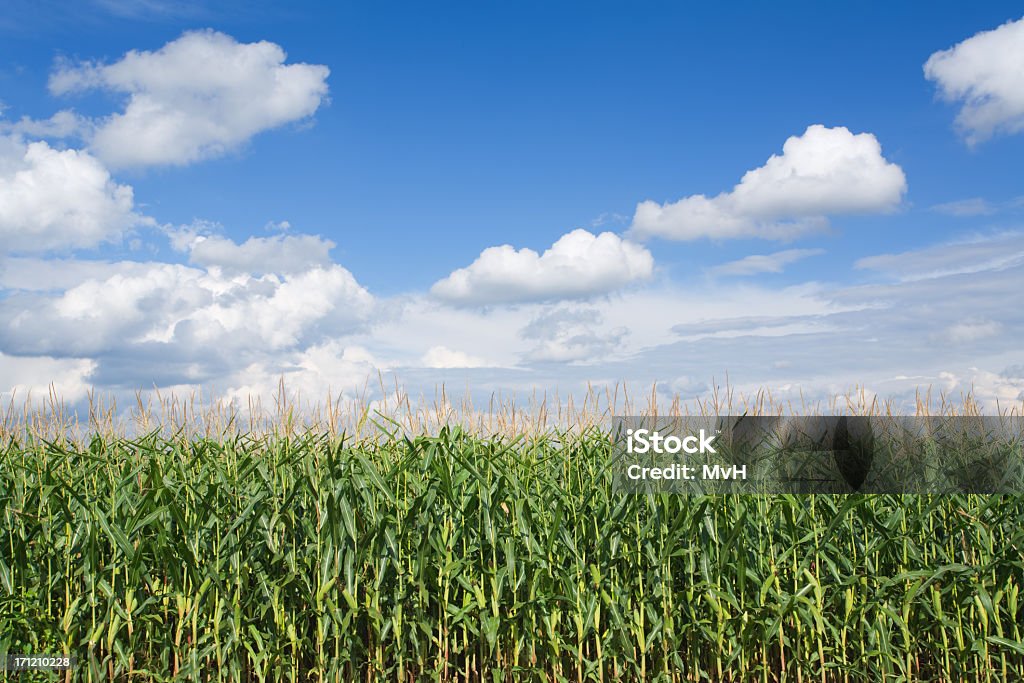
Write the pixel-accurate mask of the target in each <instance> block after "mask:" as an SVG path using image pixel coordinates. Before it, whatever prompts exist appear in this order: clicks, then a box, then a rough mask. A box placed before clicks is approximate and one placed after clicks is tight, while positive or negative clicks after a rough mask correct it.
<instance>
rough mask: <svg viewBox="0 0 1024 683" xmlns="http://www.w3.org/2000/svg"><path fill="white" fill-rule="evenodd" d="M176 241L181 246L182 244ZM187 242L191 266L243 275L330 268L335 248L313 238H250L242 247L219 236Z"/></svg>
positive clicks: (298, 236) (331, 244)
mask: <svg viewBox="0 0 1024 683" xmlns="http://www.w3.org/2000/svg"><path fill="white" fill-rule="evenodd" d="M173 241H174V243H175V244H177V245H178V246H182V245H181V241H182V240H178V239H176V240H173ZM185 241H187V244H186V245H184V246H185V248H184V249H183V251H185V250H187V251H188V255H189V256H188V260H189V262H190V263H193V264H195V265H199V266H203V267H205V268H210V267H217V268H223V269H224V270H226V271H231V272H240V273H294V272H301V271H304V270H308V269H310V268H312V267H314V266H328V265H330V263H331V257H330V255H329V252H330V250H331V249H333V248H334V242H332V241H330V240H326V239H323V238H321V237H317V236H314V235H275V236H273V237H250V238H249V239H247V240H246V241H245V242H243V243H242V244H237V243H235V242H233V241H232V240H230V239H227V238H226V237H219V236H216V235H192V236H190V237H189V236H186V240H185Z"/></svg>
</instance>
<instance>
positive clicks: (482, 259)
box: [430, 229, 654, 305]
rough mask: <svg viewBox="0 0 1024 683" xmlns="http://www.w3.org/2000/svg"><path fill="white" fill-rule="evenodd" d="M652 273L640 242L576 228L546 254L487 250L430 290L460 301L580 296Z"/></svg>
mask: <svg viewBox="0 0 1024 683" xmlns="http://www.w3.org/2000/svg"><path fill="white" fill-rule="evenodd" d="M653 272H654V258H653V257H652V256H651V253H650V252H649V251H647V250H646V249H645V248H643V247H642V246H639V245H637V244H633V243H631V242H628V241H625V240H623V239H621V238H620V237H619V236H617V235H615V234H613V233H610V232H603V233H601V234H600V235H594V234H593V233H590V232H588V231H586V230H582V229H577V230H573V231H572V232H570V233H568V234H566V235H563V236H562V237H560V238H559V239H558V241H557V242H555V243H554V244H553V245H551V248H550V249H547V250H546V251H545V252H544V253H543V254H538V253H537V252H536V251H533V250H532V249H519V250H517V249H515V248H514V247H512V246H510V245H507V244H506V245H503V246H500V247H490V248H488V249H485V250H484V251H483V252H482V253H481V254H480V256H479V257H478V258H477V259H476V260H475V261H474V262H473V263H472V264H471V265H469V266H468V267H466V268H460V269H459V270H456V271H455V272H453V273H452V274H451V275H449V276H448V277H446V278H445V279H443V280H441V281H439V282H437V283H435V284H434V286H433V287H432V288H431V290H430V291H431V293H432V294H433V295H434V296H436V297H438V298H440V299H443V300H445V301H450V302H453V303H459V304H481V305H485V304H496V303H518V302H527V301H543V300H552V299H569V298H582V297H588V296H593V295H597V294H606V293H608V292H611V291H614V290H616V289H619V288H621V287H624V286H626V285H628V284H630V283H633V282H637V281H640V280H646V279H648V278H650V277H651V275H652V274H653Z"/></svg>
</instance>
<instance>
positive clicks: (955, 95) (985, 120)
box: [924, 18, 1024, 145]
mask: <svg viewBox="0 0 1024 683" xmlns="http://www.w3.org/2000/svg"><path fill="white" fill-rule="evenodd" d="M924 75H925V77H926V78H928V79H929V80H932V81H935V83H936V85H937V86H938V88H939V93H940V94H941V95H942V97H943V98H944V99H946V100H947V101H954V102H955V101H959V102H962V103H963V106H962V107H961V109H960V113H959V114H957V117H956V124H957V127H958V128H959V129H960V131H961V132H962V133H963V135H964V137H965V139H966V141H967V143H968V144H971V145H973V144H976V143H979V142H983V141H985V140H987V139H989V138H990V137H992V136H993V135H996V134H998V133H1019V132H1020V131H1021V130H1024V18H1022V19H1018V20H1017V21H1008V22H1006V23H1005V24H1003V25H1002V26H1000V27H999V28H996V29H993V30H991V31H982V32H981V33H977V34H975V35H974V36H972V37H970V38H968V39H967V40H964V41H963V42H961V43H957V44H956V45H954V46H953V47H951V48H949V49H948V50H942V51H940V52H936V53H935V54H933V55H932V56H931V57H929V58H928V61H927V62H925V64H924Z"/></svg>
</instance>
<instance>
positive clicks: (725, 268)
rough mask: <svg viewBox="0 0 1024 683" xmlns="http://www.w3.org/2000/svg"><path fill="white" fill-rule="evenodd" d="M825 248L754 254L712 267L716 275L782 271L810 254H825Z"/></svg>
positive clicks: (711, 270)
mask: <svg viewBox="0 0 1024 683" xmlns="http://www.w3.org/2000/svg"><path fill="white" fill-rule="evenodd" d="M824 253H825V250H824V249H785V250H783V251H776V252H774V253H771V254H752V255H751V256H744V257H743V258H741V259H738V260H736V261H729V262H728V263H723V264H722V265H720V266H715V267H714V268H711V269H710V271H709V272H711V273H712V274H715V275H757V274H759V273H781V272H782V271H783V270H785V268H786V266H788V265H789V264H791V263H796V262H797V261H799V260H801V259H805V258H807V257H808V256H817V255H819V254H824Z"/></svg>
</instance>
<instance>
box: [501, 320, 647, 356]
mask: <svg viewBox="0 0 1024 683" xmlns="http://www.w3.org/2000/svg"><path fill="white" fill-rule="evenodd" d="M628 334H629V330H628V329H627V328H626V327H624V326H618V327H616V326H612V325H608V324H606V322H605V319H604V316H603V315H602V313H601V311H600V310H599V309H597V308H554V309H551V310H545V311H543V312H541V313H540V314H539V315H537V317H535V318H534V319H533V320H531V321H530V323H529V324H528V325H526V326H525V327H523V329H522V330H520V332H519V335H520V336H521V337H522V338H523V339H524V340H527V341H530V342H533V343H534V344H535V346H534V347H533V348H531V349H530V350H528V351H527V352H526V353H525V354H524V357H525V358H526V359H527V360H530V361H535V362H537V361H539V362H561V363H564V362H588V361H589V362H601V361H603V360H606V359H607V358H609V357H610V356H613V355H615V351H616V350H617V349H618V347H620V346H621V344H622V341H623V340H624V339H625V337H626V336H627V335H628Z"/></svg>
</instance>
